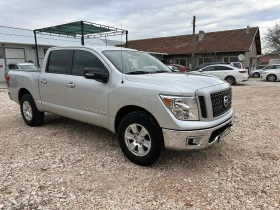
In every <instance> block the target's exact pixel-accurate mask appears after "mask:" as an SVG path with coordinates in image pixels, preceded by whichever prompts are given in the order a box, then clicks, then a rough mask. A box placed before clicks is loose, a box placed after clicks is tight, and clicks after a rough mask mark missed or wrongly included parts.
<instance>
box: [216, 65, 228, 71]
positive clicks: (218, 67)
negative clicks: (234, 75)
mask: <svg viewBox="0 0 280 210" xmlns="http://www.w3.org/2000/svg"><path fill="white" fill-rule="evenodd" d="M223 70H226V68H225V67H224V66H215V71H223Z"/></svg>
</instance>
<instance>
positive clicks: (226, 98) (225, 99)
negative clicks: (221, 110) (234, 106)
mask: <svg viewBox="0 0 280 210" xmlns="http://www.w3.org/2000/svg"><path fill="white" fill-rule="evenodd" d="M228 103H229V102H228V97H227V96H224V106H225V107H227V105H228Z"/></svg>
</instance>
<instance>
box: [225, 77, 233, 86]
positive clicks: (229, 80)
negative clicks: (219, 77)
mask: <svg viewBox="0 0 280 210" xmlns="http://www.w3.org/2000/svg"><path fill="white" fill-rule="evenodd" d="M225 80H226V81H227V82H228V83H229V84H231V85H234V84H235V83H236V80H235V78H234V77H233V76H228V77H226V78H225Z"/></svg>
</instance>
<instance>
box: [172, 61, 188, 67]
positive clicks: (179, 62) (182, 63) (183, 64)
mask: <svg viewBox="0 0 280 210" xmlns="http://www.w3.org/2000/svg"><path fill="white" fill-rule="evenodd" d="M175 63H176V64H180V65H182V66H186V65H187V60H186V59H175Z"/></svg>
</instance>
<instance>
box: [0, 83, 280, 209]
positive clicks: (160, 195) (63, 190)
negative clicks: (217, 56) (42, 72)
mask: <svg viewBox="0 0 280 210" xmlns="http://www.w3.org/2000/svg"><path fill="white" fill-rule="evenodd" d="M233 106H234V109H235V119H234V127H233V131H232V133H231V135H230V136H227V137H226V138H225V140H224V142H222V143H220V144H217V145H215V146H213V147H211V148H208V149H205V150H201V151H191V152H173V151H167V152H166V155H165V157H164V159H163V160H162V161H161V162H160V163H158V164H156V165H154V166H153V167H140V166H137V165H134V164H133V163H131V162H130V161H128V160H127V159H126V158H125V157H124V155H123V154H122V152H121V151H120V149H119V146H118V143H117V137H116V135H114V134H112V133H110V132H109V131H107V130H105V129H102V128H99V127H95V126H92V125H88V124H84V123H80V122H77V121H74V120H70V119H67V118H64V117H59V116H56V115H51V114H48V115H46V120H45V124H44V125H43V126H41V127H35V128H33V127H28V126H27V125H25V123H24V121H23V120H22V119H21V115H20V111H19V106H18V105H17V104H16V103H14V102H12V101H11V100H9V98H8V96H7V91H6V90H3V89H2V90H0V107H1V109H0V209H280V203H279V202H280V146H279V145H280V82H275V83H268V82H261V81H259V80H255V79H250V80H249V81H248V82H246V83H244V84H240V85H236V86H233Z"/></svg>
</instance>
